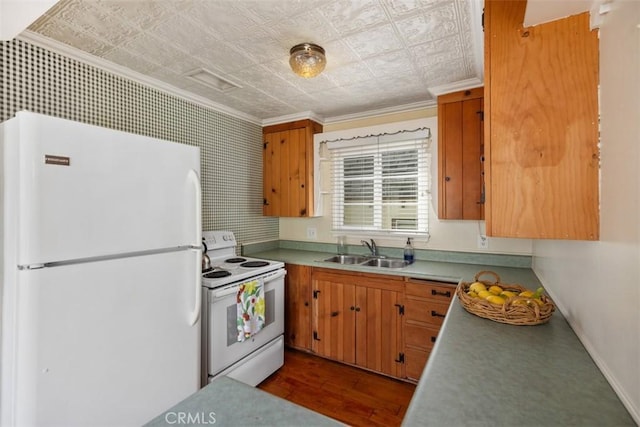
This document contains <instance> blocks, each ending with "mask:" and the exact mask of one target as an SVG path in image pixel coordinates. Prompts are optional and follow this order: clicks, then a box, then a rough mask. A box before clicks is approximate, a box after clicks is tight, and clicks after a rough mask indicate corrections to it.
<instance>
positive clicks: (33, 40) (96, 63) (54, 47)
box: [16, 30, 262, 126]
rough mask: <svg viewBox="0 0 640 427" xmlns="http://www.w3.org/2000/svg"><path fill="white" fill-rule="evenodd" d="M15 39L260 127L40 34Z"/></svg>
mask: <svg viewBox="0 0 640 427" xmlns="http://www.w3.org/2000/svg"><path fill="white" fill-rule="evenodd" d="M16 39H18V40H21V41H23V42H26V43H30V44H32V45H36V46H38V47H41V48H43V49H47V50H50V51H52V52H55V53H59V54H61V55H64V56H66V57H68V58H71V59H74V60H76V61H80V62H83V63H85V64H87V65H91V66H93V67H96V68H99V69H101V70H104V71H107V72H109V73H111V74H115V75H117V76H120V77H124V78H126V79H129V80H133V81H135V82H137V83H140V84H143V85H145V86H148V87H151V88H153V89H157V90H159V91H162V92H165V93H167V94H169V95H173V96H177V97H179V98H182V99H185V100H187V101H190V102H193V103H194V104H198V105H200V106H202V107H205V108H209V109H212V110H215V111H217V112H219V113H224V114H227V115H229V116H232V117H235V118H238V119H241V120H245V121H247V122H250V123H253V124H256V125H260V126H262V120H260V119H258V118H257V117H254V116H252V115H249V114H246V113H243V112H241V111H238V110H235V109H233V108H230V107H227V106H226V105H222V104H219V103H217V102H213V101H211V100H210V99H207V98H204V97H201V96H198V95H195V94H193V93H191V92H188V91H186V90H182V89H179V88H177V87H175V86H172V85H170V84H167V83H164V82H162V81H160V80H157V79H154V78H152V77H149V76H145V75H144V74H142V73H138V72H137V71H133V70H131V69H129V68H126V67H123V66H121V65H118V64H115V63H113V62H111V61H107V60H105V59H102V58H98V57H97V56H94V55H91V54H88V53H86V52H83V51H81V50H80V49H76V48H74V47H72V46H69V45H67V44H64V43H61V42H59V41H56V40H53V39H51V38H49V37H45V36H42V35H40V34H37V33H34V32H33V31H29V30H26V31H23V32H22V33H20V35H19V36H18V37H16Z"/></svg>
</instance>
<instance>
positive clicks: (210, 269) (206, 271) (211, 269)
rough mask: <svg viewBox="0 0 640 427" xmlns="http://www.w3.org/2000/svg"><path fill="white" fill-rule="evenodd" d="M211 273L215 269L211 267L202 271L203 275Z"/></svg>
mask: <svg viewBox="0 0 640 427" xmlns="http://www.w3.org/2000/svg"><path fill="white" fill-rule="evenodd" d="M210 271H213V267H209V268H205V269H204V270H202V273H203V274H204V273H208V272H210Z"/></svg>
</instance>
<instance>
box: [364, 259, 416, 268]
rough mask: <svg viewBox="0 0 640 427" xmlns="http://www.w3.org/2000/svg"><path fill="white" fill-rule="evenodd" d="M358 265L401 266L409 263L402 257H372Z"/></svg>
mask: <svg viewBox="0 0 640 427" xmlns="http://www.w3.org/2000/svg"><path fill="white" fill-rule="evenodd" d="M360 265H363V266H367V267H381V268H402V267H406V266H407V265H409V263H408V262H406V261H405V260H403V259H393V258H373V259H370V260H368V261H367V262H363V263H362V264H360Z"/></svg>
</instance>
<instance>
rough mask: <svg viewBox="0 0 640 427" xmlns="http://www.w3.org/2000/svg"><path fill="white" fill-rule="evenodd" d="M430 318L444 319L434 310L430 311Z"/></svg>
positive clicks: (442, 315)
mask: <svg viewBox="0 0 640 427" xmlns="http://www.w3.org/2000/svg"><path fill="white" fill-rule="evenodd" d="M431 317H444V314H440V313H438V312H437V311H435V310H431Z"/></svg>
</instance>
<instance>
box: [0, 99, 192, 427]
mask: <svg viewBox="0 0 640 427" xmlns="http://www.w3.org/2000/svg"><path fill="white" fill-rule="evenodd" d="M0 138H1V139H0V142H1V144H0V161H1V163H2V174H0V180H1V181H2V182H1V185H0V191H1V192H2V194H1V197H0V200H1V202H2V209H0V215H2V233H3V234H2V249H1V250H2V256H1V259H2V265H1V266H0V269H1V274H2V278H3V282H2V288H1V291H2V292H1V293H0V295H1V300H0V302H1V307H2V313H1V318H2V328H1V334H2V335H1V345H2V348H1V357H2V359H1V365H0V381H1V384H2V387H1V389H0V393H1V395H0V423H1V425H2V426H12V425H18V426H30V425H38V426H41V425H42V426H46V425H56V426H73V425H77V426H94V425H95V426H97V425H105V426H107V425H108V426H114V425H117V426H126V425H141V424H143V423H145V422H146V421H149V420H150V419H152V418H153V417H154V416H156V415H158V414H160V413H161V412H163V411H164V410H166V409H167V408H169V407H170V406H172V405H173V404H175V403H177V402H179V401H180V400H182V399H184V398H185V397H187V396H188V395H190V394H192V393H194V392H196V391H197V390H198V388H199V384H200V383H199V381H200V372H199V369H200V321H199V317H200V310H201V282H200V269H201V259H202V258H201V257H202V252H201V241H202V240H201V233H202V232H201V199H200V197H201V195H200V181H199V171H200V152H199V149H198V148H196V147H191V146H187V145H183V144H178V143H172V142H167V141H162V140H157V139H152V138H148V137H144V136H139V135H132V134H128V133H124V132H119V131H114V130H109V129H105V128H100V127H96V126H90V125H86V124H81V123H77V122H72V121H69V120H62V119H58V118H53V117H48V116H43V115H39V114H34V113H29V112H20V113H18V114H16V116H15V117H14V118H12V119H10V120H8V121H6V122H4V123H3V124H0Z"/></svg>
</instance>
